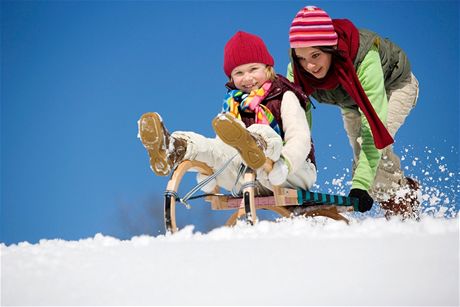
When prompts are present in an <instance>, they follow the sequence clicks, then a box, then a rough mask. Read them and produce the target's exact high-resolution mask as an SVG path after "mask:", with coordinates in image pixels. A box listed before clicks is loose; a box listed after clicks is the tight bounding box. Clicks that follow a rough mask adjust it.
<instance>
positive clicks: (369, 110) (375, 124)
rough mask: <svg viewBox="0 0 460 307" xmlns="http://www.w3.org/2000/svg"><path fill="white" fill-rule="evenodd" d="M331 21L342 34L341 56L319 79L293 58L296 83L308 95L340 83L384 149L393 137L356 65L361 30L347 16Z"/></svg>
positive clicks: (376, 140) (334, 59)
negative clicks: (376, 109)
mask: <svg viewBox="0 0 460 307" xmlns="http://www.w3.org/2000/svg"><path fill="white" fill-rule="evenodd" d="M332 22H333V24H334V29H335V31H336V32H337V34H338V36H339V41H338V44H337V49H338V51H339V56H337V57H334V58H333V62H332V65H331V67H330V69H329V71H328V73H327V75H326V76H325V77H324V78H322V79H316V78H315V77H313V76H312V75H311V74H309V73H307V72H306V71H305V70H304V69H303V68H302V67H301V66H300V64H298V63H297V62H296V61H295V60H294V61H293V62H294V63H293V72H294V82H295V83H296V84H298V85H300V86H301V87H302V88H303V90H304V91H305V92H306V94H307V95H311V94H312V93H313V92H314V91H315V90H316V89H323V90H333V89H335V88H336V87H337V86H338V85H341V86H342V87H343V88H344V89H345V91H346V92H347V93H348V94H349V95H350V97H351V98H352V99H353V100H354V101H355V102H356V104H357V105H358V107H359V108H360V109H361V111H362V112H363V113H364V115H365V116H366V119H367V121H368V122H369V126H370V127H371V131H372V135H373V137H374V144H375V147H377V148H378V149H382V148H385V147H387V146H388V145H390V144H393V142H394V140H393V138H392V137H391V135H390V133H389V132H388V130H387V128H386V127H385V125H384V124H383V123H382V121H381V120H380V118H379V117H378V116H377V113H375V110H374V108H373V107H372V104H371V102H370V101H369V98H368V97H367V95H366V93H365V92H364V89H363V87H362V86H361V82H359V79H358V76H357V74H356V70H355V66H354V64H353V61H354V59H355V58H356V55H357V54H358V48H359V31H358V29H357V28H356V27H355V26H354V25H353V24H352V23H351V21H349V20H348V19H333V20H332ZM294 58H295V57H294Z"/></svg>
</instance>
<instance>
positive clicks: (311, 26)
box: [289, 6, 338, 48]
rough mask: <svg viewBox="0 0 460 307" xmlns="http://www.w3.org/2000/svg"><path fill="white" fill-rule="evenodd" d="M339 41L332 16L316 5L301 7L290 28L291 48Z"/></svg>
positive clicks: (334, 43) (332, 43)
mask: <svg viewBox="0 0 460 307" xmlns="http://www.w3.org/2000/svg"><path fill="white" fill-rule="evenodd" d="M337 41H338V36H337V33H336V32H335V30H334V25H333V24H332V19H331V17H329V15H328V14H327V13H326V12H325V11H323V10H322V9H320V8H318V7H316V6H306V7H304V8H303V9H301V10H300V11H299V12H298V13H297V15H296V16H295V17H294V20H293V21H292V24H291V28H290V29H289V43H290V46H291V48H304V47H314V46H335V45H337Z"/></svg>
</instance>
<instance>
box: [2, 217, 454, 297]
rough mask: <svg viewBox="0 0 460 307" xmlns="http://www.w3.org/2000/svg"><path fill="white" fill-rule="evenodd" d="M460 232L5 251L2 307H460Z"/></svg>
mask: <svg viewBox="0 0 460 307" xmlns="http://www.w3.org/2000/svg"><path fill="white" fill-rule="evenodd" d="M458 225H459V222H458V220H457V219H444V218H433V217H424V218H422V220H421V221H420V222H415V221H405V222H401V221H399V220H397V219H393V220H390V221H387V220H385V219H383V218H375V219H362V220H352V221H351V223H350V225H347V224H345V223H343V222H335V221H332V220H327V219H321V218H316V219H311V218H308V219H305V218H296V219H281V220H280V221H279V222H278V223H275V222H269V221H262V222H260V223H258V224H256V225H255V226H248V225H246V224H243V223H239V224H237V225H236V226H235V227H233V228H227V227H221V228H217V229H214V230H212V231H210V232H209V233H207V234H203V233H199V232H195V231H194V229H193V227H192V226H187V227H185V228H184V229H182V230H181V231H179V232H178V233H176V234H174V235H171V234H166V235H159V236H157V237H152V236H137V237H133V238H131V239H130V240H119V239H116V238H113V237H108V236H104V235H102V234H97V235H96V236H94V237H93V238H87V239H82V240H79V241H63V240H59V239H56V240H41V241H40V242H39V243H38V244H29V243H27V242H22V243H19V244H14V245H10V246H6V245H4V244H2V245H0V247H1V257H2V272H1V273H2V305H224V304H226V305H255V304H259V305H283V306H286V305H418V306H422V305H458V302H459V299H458V294H459V292H458V289H459V281H458V268H459V266H458V261H459V257H458V248H459V245H458Z"/></svg>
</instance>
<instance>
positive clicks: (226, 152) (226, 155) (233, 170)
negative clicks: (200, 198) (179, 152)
mask: <svg viewBox="0 0 460 307" xmlns="http://www.w3.org/2000/svg"><path fill="white" fill-rule="evenodd" d="M172 137H173V138H175V139H181V140H184V141H185V142H186V144H187V148H186V151H185V154H184V156H183V160H193V161H200V162H203V163H206V164H207V165H208V166H209V167H211V168H212V169H213V170H214V171H217V170H219V169H220V168H222V167H223V166H224V165H225V164H226V162H227V161H229V160H230V159H232V158H233V160H232V161H231V162H230V164H229V165H228V166H227V167H226V168H225V169H224V170H223V172H222V173H221V174H220V175H219V176H217V177H216V181H217V185H218V186H220V187H222V188H224V189H226V190H228V191H231V190H232V188H233V186H234V184H235V180H236V178H237V174H238V170H239V168H240V165H241V163H242V160H241V157H240V156H239V155H238V152H237V151H236V149H234V148H233V147H231V146H228V145H227V144H225V143H223V142H222V141H221V140H220V139H218V138H206V137H204V136H202V135H200V134H197V133H194V132H185V131H176V132H174V133H173V134H172ZM242 183H243V181H242V178H240V180H239V182H238V183H237V186H236V187H237V188H240V187H241V184H242Z"/></svg>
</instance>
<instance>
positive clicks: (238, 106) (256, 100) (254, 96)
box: [222, 81, 281, 135]
mask: <svg viewBox="0 0 460 307" xmlns="http://www.w3.org/2000/svg"><path fill="white" fill-rule="evenodd" d="M271 86H272V83H271V82H270V81H267V82H265V83H264V84H263V85H262V87H261V88H259V89H258V90H254V91H251V92H250V93H249V94H247V93H244V92H242V91H240V90H231V91H229V92H228V93H227V94H226V95H225V97H224V104H223V106H222V112H226V113H230V114H231V115H233V116H234V117H235V118H238V119H241V116H240V112H254V113H255V122H256V124H264V125H270V127H272V128H273V130H275V131H276V133H278V134H279V135H281V130H280V127H279V125H278V123H277V122H276V119H275V117H274V116H273V114H272V112H271V111H270V109H268V108H267V107H266V106H264V105H263V104H261V102H262V101H263V100H264V99H265V97H267V95H268V92H269V90H270V88H271Z"/></svg>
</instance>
